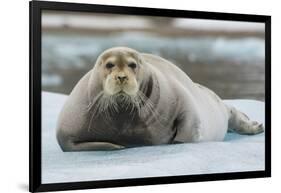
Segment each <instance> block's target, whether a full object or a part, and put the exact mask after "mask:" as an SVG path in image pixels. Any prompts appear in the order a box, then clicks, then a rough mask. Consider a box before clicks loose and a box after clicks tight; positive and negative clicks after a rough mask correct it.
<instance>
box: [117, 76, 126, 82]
mask: <svg viewBox="0 0 281 193" xmlns="http://www.w3.org/2000/svg"><path fill="white" fill-rule="evenodd" d="M117 78H118V80H119V81H120V82H121V83H122V82H124V80H126V79H127V76H118V77H117Z"/></svg>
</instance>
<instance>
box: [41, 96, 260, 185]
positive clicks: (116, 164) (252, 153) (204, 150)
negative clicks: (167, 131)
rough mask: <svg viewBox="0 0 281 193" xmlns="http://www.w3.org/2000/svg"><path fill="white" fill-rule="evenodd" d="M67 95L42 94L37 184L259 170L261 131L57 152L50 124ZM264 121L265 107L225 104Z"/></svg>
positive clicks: (246, 102) (235, 102)
mask: <svg viewBox="0 0 281 193" xmlns="http://www.w3.org/2000/svg"><path fill="white" fill-rule="evenodd" d="M66 97H67V96H65V95H60V94H53V93H47V92H42V183H44V184H45V183H59V182H78V181H92V180H106V179H125V178H141V177H155V176H175V175H190V174H207V173H225V172H237V171H253V170H264V165H265V162H264V159H265V154H264V151H265V149H264V133H262V134H259V135H254V136H245V135H238V134H235V133H228V134H227V136H226V137H225V141H222V142H205V143H189V144H176V145H162V146H150V147H138V148H131V149H124V150H118V151H99V152H66V153H65V152H62V150H61V149H60V147H59V145H58V143H57V141H56V137H55V127H56V126H55V125H56V121H57V117H58V114H59V111H60V109H61V108H62V105H63V103H64V101H65V99H66ZM225 102H226V103H228V104H231V105H233V106H235V107H236V108H238V109H240V110H242V111H243V112H244V113H246V114H247V115H248V116H249V117H250V118H252V119H255V120H257V121H259V122H262V123H264V112H265V111H264V103H263V102H259V101H254V100H226V101H225Z"/></svg>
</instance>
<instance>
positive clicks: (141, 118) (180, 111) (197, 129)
mask: <svg viewBox="0 0 281 193" xmlns="http://www.w3.org/2000/svg"><path fill="white" fill-rule="evenodd" d="M116 52H118V54H121V55H122V54H127V53H131V52H133V53H134V54H132V55H134V57H138V59H139V60H140V62H141V65H142V68H143V72H144V73H143V74H142V77H141V80H138V81H139V91H138V95H136V96H134V97H131V96H130V97H129V98H126V97H128V96H126V95H124V96H125V99H124V98H123V99H122V96H121V95H120V96H118V97H119V99H118V98H117V96H112V97H113V98H110V97H107V96H104V94H103V89H102V82H101V80H100V79H101V78H100V77H99V75H98V74H97V68H98V66H97V64H96V65H95V67H94V68H93V69H92V70H91V71H90V72H88V73H87V74H86V75H85V76H84V77H83V78H82V79H81V80H80V81H79V82H78V83H77V85H76V86H75V88H74V89H73V91H72V92H71V94H70V96H69V97H68V99H67V101H66V103H65V105H64V107H63V109H62V111H61V113H60V116H59V120H58V124H57V139H58V142H59V144H60V146H61V148H62V149H63V150H64V151H89V150H112V149H120V148H124V147H134V146H143V145H159V144H168V143H178V142H180V143H184V142H201V141H221V140H223V139H224V136H225V134H226V132H227V130H228V128H229V127H230V128H231V129H232V130H234V131H236V132H238V133H241V134H256V133H259V132H262V131H263V129H264V128H263V126H262V125H260V124H258V123H257V122H252V121H250V120H249V119H247V116H245V115H244V114H243V113H241V112H239V111H238V110H236V109H234V108H233V107H228V106H227V105H225V104H224V103H223V102H222V100H221V99H220V98H219V97H218V96H217V95H216V94H215V93H214V92H212V91H211V90H209V89H208V88H206V87H204V86H202V85H199V84H196V83H194V82H192V80H191V79H190V78H189V77H188V76H187V75H186V74H185V73H184V72H183V71H182V70H180V69H179V68H178V67H176V66H175V65H174V64H172V63H170V62H169V61H167V60H165V59H163V58H160V57H158V56H154V55H150V54H140V53H137V52H136V51H134V50H132V49H129V48H124V47H118V48H113V49H111V50H110V51H107V52H106V54H116ZM135 53H137V56H135V55H136V54H135ZM114 97H115V98H114ZM122 101H123V102H122ZM124 104H125V105H124Z"/></svg>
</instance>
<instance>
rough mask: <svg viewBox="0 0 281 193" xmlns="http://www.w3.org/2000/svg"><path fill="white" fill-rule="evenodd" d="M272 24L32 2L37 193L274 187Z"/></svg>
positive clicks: (259, 18)
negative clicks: (268, 181)
mask: <svg viewBox="0 0 281 193" xmlns="http://www.w3.org/2000/svg"><path fill="white" fill-rule="evenodd" d="M270 49H271V18H270V16H264V15H247V14H234V13H215V12H201V11H186V10H171V9H155V8H141V7H123V6H108V5H92V4H78V3H62V2H46V1H31V2H30V166H29V167H30V191H31V192H35V191H36V192H37V191H39V192H40V191H55V190H74V189H86V188H87V189H88V188H104V187H121V186H136V185H149V184H166V183H183V182H196V181H207V180H209V181H210V180H226V179H243V178H258V177H270V176H271V123H270V117H271V99H270V97H271V75H270V69H271V50H270Z"/></svg>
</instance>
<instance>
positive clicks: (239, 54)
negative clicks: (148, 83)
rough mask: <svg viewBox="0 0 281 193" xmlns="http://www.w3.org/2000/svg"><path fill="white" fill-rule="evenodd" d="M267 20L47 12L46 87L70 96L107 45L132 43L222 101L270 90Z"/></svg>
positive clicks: (260, 96) (259, 95)
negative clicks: (265, 37)
mask: <svg viewBox="0 0 281 193" xmlns="http://www.w3.org/2000/svg"><path fill="white" fill-rule="evenodd" d="M264 32H265V28H264V24H263V23H253V22H251V23H250V22H234V21H218V20H205V19H204V20H203V19H186V18H165V17H149V16H131V15H130V16H129V15H118V14H92V13H79V12H62V11H43V14H42V90H44V91H50V92H57V93H63V94H69V93H70V92H71V90H72V89H73V87H74V86H75V85H76V83H77V82H78V80H79V79H80V78H81V77H82V76H83V75H84V74H85V73H86V72H88V71H89V70H90V69H91V68H93V66H94V64H95V61H96V59H97V57H98V56H99V55H100V53H101V52H103V51H104V50H105V49H107V48H110V47H113V46H127V47H131V48H134V49H136V50H138V51H140V52H146V53H152V54H155V55H158V56H161V57H163V58H165V59H167V60H170V61H171V62H173V63H174V64H176V65H177V66H179V67H180V68H181V69H182V70H183V71H184V72H185V73H186V74H187V75H188V76H189V77H190V78H191V79H192V80H193V81H194V82H198V83H200V84H202V85H204V86H207V87H208V88H210V89H212V90H213V91H215V92H216V93H217V94H218V95H219V96H220V97H221V98H223V99H238V98H243V99H257V100H262V101H264V94H265V63H264V62H265V51H264V50H265V40H264Z"/></svg>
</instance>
